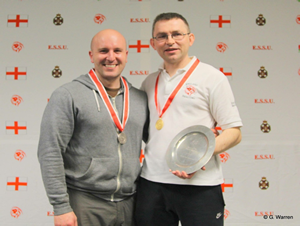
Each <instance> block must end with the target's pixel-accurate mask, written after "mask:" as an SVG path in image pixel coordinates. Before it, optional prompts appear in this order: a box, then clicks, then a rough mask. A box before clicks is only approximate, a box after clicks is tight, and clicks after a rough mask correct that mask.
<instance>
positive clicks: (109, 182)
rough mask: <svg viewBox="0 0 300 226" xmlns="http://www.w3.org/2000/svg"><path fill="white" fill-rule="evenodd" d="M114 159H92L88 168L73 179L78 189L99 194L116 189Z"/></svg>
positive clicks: (115, 161) (115, 163)
mask: <svg viewBox="0 0 300 226" xmlns="http://www.w3.org/2000/svg"><path fill="white" fill-rule="evenodd" d="M118 169H119V166H118V161H117V159H116V158H92V161H91V163H90V166H89V168H88V169H87V171H86V172H84V173H83V174H82V175H78V177H76V178H75V180H76V184H77V185H78V186H79V187H82V188H85V189H89V190H95V191H99V192H104V193H106V192H108V193H109V192H112V191H114V190H115V189H116V187H117V183H116V179H117V178H116V177H117V173H118Z"/></svg>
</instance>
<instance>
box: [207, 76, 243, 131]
mask: <svg viewBox="0 0 300 226" xmlns="http://www.w3.org/2000/svg"><path fill="white" fill-rule="evenodd" d="M210 108H211V112H212V115H213V117H214V118H215V120H216V122H217V123H218V125H219V126H220V127H221V128H222V129H223V130H224V129H229V128H232V127H240V126H242V125H243V124H242V121H241V118H240V115H239V111H238V108H237V106H236V103H235V98H234V95H233V92H232V89H231V87H230V84H229V82H228V79H227V78H226V77H223V78H222V79H221V80H220V82H219V83H217V84H216V86H215V87H214V88H213V89H212V91H211V95H210Z"/></svg>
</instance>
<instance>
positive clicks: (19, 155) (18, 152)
mask: <svg viewBox="0 0 300 226" xmlns="http://www.w3.org/2000/svg"><path fill="white" fill-rule="evenodd" d="M25 156H26V153H25V152H24V151H22V150H16V152H15V155H14V157H15V159H16V160H18V161H22V160H23V158H24V157H25Z"/></svg>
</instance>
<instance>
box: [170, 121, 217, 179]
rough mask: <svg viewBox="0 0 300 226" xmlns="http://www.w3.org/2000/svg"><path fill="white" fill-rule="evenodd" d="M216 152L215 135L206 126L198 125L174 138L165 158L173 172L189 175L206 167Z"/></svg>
mask: <svg viewBox="0 0 300 226" xmlns="http://www.w3.org/2000/svg"><path fill="white" fill-rule="evenodd" d="M214 150H215V135H214V133H213V132H212V131H211V129H209V128H207V127H206V126H201V125H196V126H191V127H188V128H186V129H184V130H182V131H181V132H180V133H178V134H177V135H176V136H175V137H174V139H173V140H172V141H171V143H170V145H169V147H168V150H167V153H166V156H165V157H166V161H167V164H168V166H169V168H170V169H171V170H172V171H173V170H179V171H185V172H186V173H187V174H189V173H193V172H195V171H197V170H199V169H201V168H202V167H203V166H205V164H206V163H207V162H208V161H209V160H210V158H211V157H212V155H213V153H214Z"/></svg>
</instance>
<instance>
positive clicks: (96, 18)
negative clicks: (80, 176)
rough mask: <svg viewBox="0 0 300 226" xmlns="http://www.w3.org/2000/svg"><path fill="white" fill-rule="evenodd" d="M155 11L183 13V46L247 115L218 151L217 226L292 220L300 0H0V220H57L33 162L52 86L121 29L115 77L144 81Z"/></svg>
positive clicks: (298, 138)
mask: <svg viewBox="0 0 300 226" xmlns="http://www.w3.org/2000/svg"><path fill="white" fill-rule="evenodd" d="M162 12H178V13H180V14H182V15H183V16H185V17H186V19H187V20H188V22H189V24H190V28H191V32H193V33H194V34H195V37H196V40H195V43H194V45H193V47H192V48H191V49H190V53H189V54H190V55H191V56H197V57H198V58H199V59H200V60H201V61H202V62H205V63H208V64H211V65H213V66H214V67H216V68H217V69H219V70H220V71H222V72H223V73H224V74H225V75H226V76H227V77H228V79H229V81H230V84H231V86H232V89H233V92H234V94H235V98H236V103H237V106H238V108H239V110H240V115H241V117H242V120H243V124H244V126H243V128H242V134H243V140H242V142H241V143H240V144H239V145H238V146H236V147H234V148H232V149H231V150H229V151H227V152H225V153H222V154H221V155H220V158H221V160H222V165H223V172H224V183H223V184H222V189H223V194H224V198H225V202H226V207H225V208H226V210H225V225H227V226H240V225H247V226H261V225H297V226H298V225H300V217H299V215H298V210H299V209H298V208H299V203H300V195H299V194H298V192H299V190H300V167H299V165H300V154H299V153H300V132H299V128H300V120H299V112H300V104H299V97H300V89H299V83H300V39H299V37H300V0H261V1H258V0H201V1H200V0H86V1H80V0H72V1H71V0H48V1H37V0H10V1H5V0H0V32H1V33H0V50H1V55H0V72H1V77H0V94H1V95H0V103H1V105H0V106H1V110H0V152H1V158H0V172H1V173H0V200H1V203H0V212H1V215H0V225H3V226H4V225H5V226H29V225H30V226H50V225H53V209H52V206H51V205H50V204H49V202H48V199H47V196H46V192H45V190H44V185H43V182H42V178H41V173H40V168H39V163H38V160H37V143H38V138H39V130H40V128H39V127H40V122H41V117H42V114H43V111H44V109H45V106H46V105H47V102H48V99H49V97H50V95H51V93H52V92H53V91H54V90H55V89H56V88H57V87H59V86H60V85H62V84H64V83H67V82H69V81H71V80H73V79H74V78H76V77H78V76H79V75H81V74H86V73H88V71H89V70H90V69H91V68H92V67H93V65H92V64H91V62H90V59H89V56H88V51H89V49H90V42H91V39H92V37H93V36H94V35H95V34H96V33H97V32H98V31H100V30H102V29H106V28H112V29H116V30H118V31H120V32H121V33H122V34H123V35H124V36H125V38H126V40H127V45H128V46H127V47H128V50H129V54H128V63H127V65H126V67H125V70H124V71H123V73H122V75H123V76H124V77H126V78H127V79H128V80H129V81H130V82H131V83H132V84H133V85H134V86H136V87H140V85H141V82H142V81H143V80H144V79H145V78H146V76H147V75H148V74H150V73H151V72H154V71H156V70H157V68H158V66H159V65H160V64H161V62H162V60H161V59H160V57H159V56H158V54H157V53H156V51H155V50H153V49H152V47H151V46H150V41H149V40H150V38H151V29H152V22H153V20H154V18H155V16H156V15H158V14H159V13H162ZM297 115H298V116H297Z"/></svg>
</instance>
